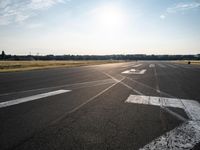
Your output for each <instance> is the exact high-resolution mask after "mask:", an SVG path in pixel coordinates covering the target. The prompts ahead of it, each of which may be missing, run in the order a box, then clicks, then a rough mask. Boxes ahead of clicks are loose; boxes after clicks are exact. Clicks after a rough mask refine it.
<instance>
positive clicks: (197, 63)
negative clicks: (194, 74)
mask: <svg viewBox="0 0 200 150" xmlns="http://www.w3.org/2000/svg"><path fill="white" fill-rule="evenodd" d="M189 61H190V62H191V64H193V65H200V60H180V61H175V62H176V63H180V64H188V62H189Z"/></svg>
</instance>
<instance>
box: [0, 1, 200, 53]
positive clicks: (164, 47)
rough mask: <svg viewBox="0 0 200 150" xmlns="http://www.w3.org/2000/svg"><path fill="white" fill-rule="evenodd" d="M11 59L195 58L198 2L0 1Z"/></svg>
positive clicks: (199, 47) (199, 43)
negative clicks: (39, 56)
mask: <svg viewBox="0 0 200 150" xmlns="http://www.w3.org/2000/svg"><path fill="white" fill-rule="evenodd" d="M0 50H5V51H6V53H10V54H25V55H26V54H29V53H30V52H31V54H37V53H39V54H42V55H44V54H95V55H96V54H97V55H98V54H198V53H200V1H198V0H165V1H161V0H110V1H108V0H85V1H81V0H15V1H13V0H0Z"/></svg>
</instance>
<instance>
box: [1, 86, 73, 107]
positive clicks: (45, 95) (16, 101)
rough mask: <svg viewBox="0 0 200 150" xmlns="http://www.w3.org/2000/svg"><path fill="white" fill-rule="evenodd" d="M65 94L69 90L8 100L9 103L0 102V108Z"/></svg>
mask: <svg viewBox="0 0 200 150" xmlns="http://www.w3.org/2000/svg"><path fill="white" fill-rule="evenodd" d="M66 92H70V90H57V91H52V92H48V93H42V94H38V95H33V96H29V97H24V98H19V99H15V100H10V101H6V102H1V103H0V108H4V107H8V106H12V105H17V104H20V103H25V102H29V101H34V100H37V99H41V98H45V97H49V96H54V95H58V94H62V93H66Z"/></svg>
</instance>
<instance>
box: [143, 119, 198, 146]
mask: <svg viewBox="0 0 200 150" xmlns="http://www.w3.org/2000/svg"><path fill="white" fill-rule="evenodd" d="M199 142H200V122H195V121H189V122H185V123H184V124H182V125H181V126H179V127H177V128H175V129H173V130H171V131H170V132H167V133H166V134H164V135H163V136H160V137H159V138H157V139H155V140H153V141H152V142H151V143H149V144H147V145H146V146H144V147H143V148H141V149H140V150H156V149H158V150H169V149H171V150H179V149H184V150H190V149H192V148H193V147H194V146H195V145H196V144H197V143H199Z"/></svg>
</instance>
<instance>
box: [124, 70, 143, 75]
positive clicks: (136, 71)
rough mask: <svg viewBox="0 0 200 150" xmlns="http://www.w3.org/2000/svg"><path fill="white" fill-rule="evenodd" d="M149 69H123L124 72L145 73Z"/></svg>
mask: <svg viewBox="0 0 200 150" xmlns="http://www.w3.org/2000/svg"><path fill="white" fill-rule="evenodd" d="M146 71H147V70H146V69H142V70H136V69H130V70H126V71H123V72H122V74H144V73H145V72H146Z"/></svg>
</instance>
